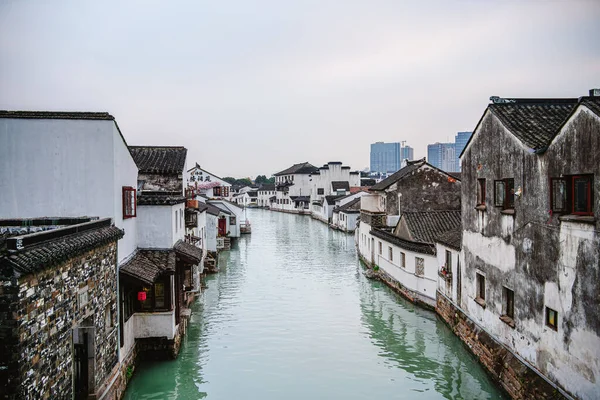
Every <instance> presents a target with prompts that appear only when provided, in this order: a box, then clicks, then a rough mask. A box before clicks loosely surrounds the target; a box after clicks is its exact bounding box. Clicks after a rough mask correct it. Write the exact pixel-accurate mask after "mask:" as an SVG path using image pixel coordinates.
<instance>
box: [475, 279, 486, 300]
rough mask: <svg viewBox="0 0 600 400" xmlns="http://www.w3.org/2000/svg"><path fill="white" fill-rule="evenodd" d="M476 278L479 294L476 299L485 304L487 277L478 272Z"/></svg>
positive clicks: (477, 293)
mask: <svg viewBox="0 0 600 400" xmlns="http://www.w3.org/2000/svg"><path fill="white" fill-rule="evenodd" d="M475 277H476V285H477V292H476V296H475V297H476V299H479V300H481V301H483V302H485V275H483V274H480V273H479V272H476V273H475Z"/></svg>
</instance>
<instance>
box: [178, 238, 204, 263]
mask: <svg viewBox="0 0 600 400" xmlns="http://www.w3.org/2000/svg"><path fill="white" fill-rule="evenodd" d="M173 249H175V253H177V255H178V256H180V257H182V258H183V259H185V261H188V262H191V263H192V264H198V263H199V262H200V261H201V260H202V249H201V248H199V247H196V246H194V245H193V244H189V243H187V242H184V241H183V240H179V241H178V242H177V243H175V246H173Z"/></svg>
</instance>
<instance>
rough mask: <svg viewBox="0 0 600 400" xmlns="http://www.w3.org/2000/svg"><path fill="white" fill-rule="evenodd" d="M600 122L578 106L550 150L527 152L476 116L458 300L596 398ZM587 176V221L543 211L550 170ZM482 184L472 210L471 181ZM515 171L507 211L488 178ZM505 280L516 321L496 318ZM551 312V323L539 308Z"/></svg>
mask: <svg viewBox="0 0 600 400" xmlns="http://www.w3.org/2000/svg"><path fill="white" fill-rule="evenodd" d="M599 132H600V121H599V120H598V118H597V117H595V116H592V115H591V114H589V113H587V112H583V113H581V112H580V113H578V114H576V115H575V116H574V117H573V118H572V120H571V121H570V122H569V123H567V124H566V125H565V127H564V128H563V131H562V133H561V134H560V135H559V136H558V137H557V138H555V140H554V143H553V144H552V146H551V147H550V148H549V150H548V151H547V152H546V153H544V154H541V155H536V154H533V153H532V152H531V151H530V150H529V149H527V148H526V147H525V146H523V145H522V144H521V143H520V142H519V141H517V139H516V138H514V137H513V136H512V135H511V134H509V133H507V132H506V131H505V129H504V126H503V125H502V124H501V123H500V122H499V121H498V120H497V119H496V118H495V117H493V116H492V115H490V114H489V112H488V114H487V115H486V116H485V117H484V118H483V120H482V122H481V125H480V127H479V128H478V131H477V132H476V133H475V135H474V137H473V140H472V141H471V144H470V145H469V148H468V149H467V151H466V152H465V154H464V155H463V158H462V179H463V184H462V186H463V187H462V190H463V203H462V216H463V229H464V231H463V260H462V261H463V263H462V264H463V265H464V267H465V268H464V274H463V278H464V279H463V287H462V302H461V304H460V305H461V307H462V308H464V309H465V310H466V311H467V312H468V313H469V315H470V317H471V318H473V319H474V320H475V321H477V322H478V323H479V324H481V325H482V326H484V327H485V328H486V330H488V331H489V332H490V333H491V334H492V335H493V336H494V337H495V338H496V339H497V340H498V341H500V342H501V343H503V344H505V345H506V346H508V347H509V348H511V349H512V350H513V351H514V352H516V353H517V354H519V355H520V356H521V357H523V358H524V359H526V360H527V361H528V362H530V363H532V364H533V365H535V366H536V368H538V369H539V370H540V371H541V372H542V373H543V374H544V375H546V376H547V377H549V378H550V379H551V380H552V381H554V382H557V383H558V384H559V385H560V386H562V387H563V388H565V389H566V390H567V391H569V392H571V393H572V394H574V395H575V396H577V397H580V398H583V399H593V398H597V397H598V396H600V389H599V388H600V350H598V349H600V324H599V321H600V309H599V307H598V306H597V304H598V295H597V293H598V283H597V282H598V278H599V276H598V275H599V270H600V265H599V262H600V261H599V260H600V235H598V231H600V224H599V222H598V216H600V202H598V199H599V198H600V164H599V163H598V153H597V151H598V148H600V134H599ZM575 173H587V174H589V173H593V174H594V215H595V216H596V221H595V222H593V223H582V222H568V221H564V220H562V221H561V220H560V218H559V216H558V215H551V213H550V212H549V210H550V200H549V178H550V177H552V176H560V175H561V174H565V175H567V174H575ZM478 178H485V179H486V183H487V185H486V186H487V191H486V199H487V201H486V202H487V204H486V209H485V210H476V209H475V206H476V193H477V179H478ZM503 178H514V181H515V189H518V188H521V189H522V195H521V196H520V197H516V199H515V207H514V214H512V215H506V214H505V213H502V210H501V208H498V207H494V205H493V195H494V192H493V181H494V180H495V179H503ZM476 272H479V273H481V274H482V275H484V276H485V278H486V299H485V303H486V304H485V307H482V306H480V305H479V304H477V303H476V302H475V301H474V297H475V291H476ZM503 287H507V288H509V289H511V290H513V291H514V305H515V316H514V323H515V327H514V328H512V327H511V326H509V325H508V324H506V323H504V322H503V321H501V320H500V318H499V317H500V315H502V313H503V302H504V299H503ZM546 306H547V307H551V308H553V309H555V310H557V311H558V316H559V320H558V321H559V326H558V329H557V330H556V331H555V330H553V329H551V328H549V327H547V326H546V324H545V307H546Z"/></svg>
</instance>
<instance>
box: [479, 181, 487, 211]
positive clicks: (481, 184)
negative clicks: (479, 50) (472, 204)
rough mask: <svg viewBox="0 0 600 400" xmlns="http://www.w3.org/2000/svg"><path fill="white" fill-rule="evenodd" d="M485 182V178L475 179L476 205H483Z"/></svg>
mask: <svg viewBox="0 0 600 400" xmlns="http://www.w3.org/2000/svg"><path fill="white" fill-rule="evenodd" d="M485 191H486V182H485V178H479V179H477V205H478V206H485V201H486V196H485Z"/></svg>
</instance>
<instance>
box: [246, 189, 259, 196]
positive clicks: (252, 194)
mask: <svg viewBox="0 0 600 400" xmlns="http://www.w3.org/2000/svg"><path fill="white" fill-rule="evenodd" d="M247 193H248V196H250V197H258V192H256V191H254V190H251V191H249V192H247Z"/></svg>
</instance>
